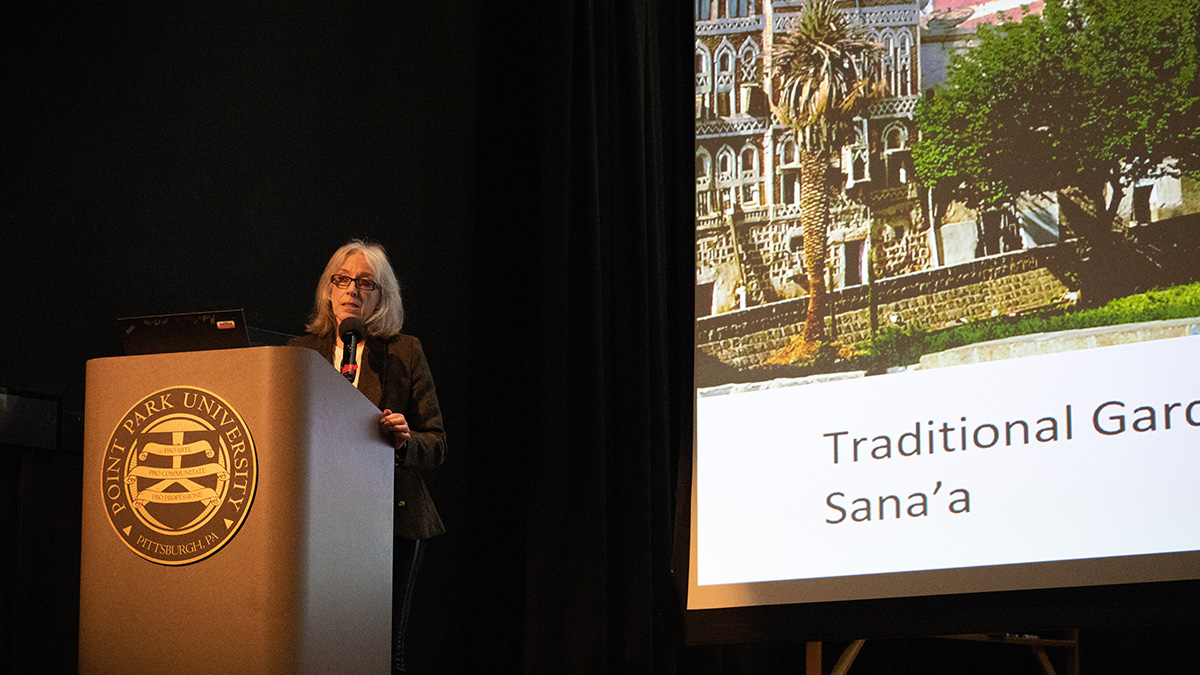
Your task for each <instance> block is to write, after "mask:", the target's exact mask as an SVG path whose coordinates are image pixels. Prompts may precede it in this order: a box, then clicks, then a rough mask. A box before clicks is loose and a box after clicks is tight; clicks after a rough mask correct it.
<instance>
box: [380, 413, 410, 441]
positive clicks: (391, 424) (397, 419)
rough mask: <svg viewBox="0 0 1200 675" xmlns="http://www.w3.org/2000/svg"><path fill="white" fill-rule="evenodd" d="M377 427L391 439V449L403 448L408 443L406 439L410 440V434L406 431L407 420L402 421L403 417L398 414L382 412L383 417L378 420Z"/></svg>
mask: <svg viewBox="0 0 1200 675" xmlns="http://www.w3.org/2000/svg"><path fill="white" fill-rule="evenodd" d="M379 426H380V427H381V428H382V429H383V433H384V434H386V435H387V436H388V437H390V438H391V439H392V447H393V448H395V449H397V450H399V449H400V448H403V447H404V445H405V444H406V443H408V439H410V438H412V434H411V433H410V432H409V430H408V420H406V419H404V415H401V414H400V413H394V412H392V411H391V410H384V411H383V416H381V417H380V418H379Z"/></svg>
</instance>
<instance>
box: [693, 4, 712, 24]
mask: <svg viewBox="0 0 1200 675" xmlns="http://www.w3.org/2000/svg"><path fill="white" fill-rule="evenodd" d="M693 2H694V7H695V9H696V20H697V21H708V20H710V19H712V18H713V16H712V0H693Z"/></svg>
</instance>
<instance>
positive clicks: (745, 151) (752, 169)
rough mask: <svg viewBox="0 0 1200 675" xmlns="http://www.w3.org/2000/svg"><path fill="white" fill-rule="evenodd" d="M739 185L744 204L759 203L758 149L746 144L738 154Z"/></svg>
mask: <svg viewBox="0 0 1200 675" xmlns="http://www.w3.org/2000/svg"><path fill="white" fill-rule="evenodd" d="M738 183H739V187H740V191H741V195H740V198H741V202H742V203H743V204H757V203H758V148H756V147H754V146H753V145H750V144H746V145H745V146H744V147H743V148H742V151H741V152H740V153H739V154H738Z"/></svg>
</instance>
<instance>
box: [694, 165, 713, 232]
mask: <svg viewBox="0 0 1200 675" xmlns="http://www.w3.org/2000/svg"><path fill="white" fill-rule="evenodd" d="M712 171H713V162H712V155H710V154H709V152H708V150H707V149H705V148H700V149H699V150H697V151H696V215H697V216H707V215H709V214H710V213H712V212H713V208H714V205H713V192H712V188H713V181H712Z"/></svg>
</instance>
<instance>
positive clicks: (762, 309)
mask: <svg viewBox="0 0 1200 675" xmlns="http://www.w3.org/2000/svg"><path fill="white" fill-rule="evenodd" d="M694 4H695V19H696V20H695V96H696V100H695V115H696V119H695V148H696V154H695V163H696V207H695V215H696V257H695V260H696V267H695V274H696V277H695V283H696V304H695V309H696V323H695V327H696V338H695V350H696V351H695V383H696V411H697V412H696V415H697V416H696V437H695V446H696V450H695V460H694V480H693V501H692V507H693V524H692V565H691V573H692V582H693V583H692V587H691V593H690V594H689V606H690V607H708V606H713V607H716V606H737V605H747V604H769V603H782V602H807V601H817V600H838V599H847V598H870V597H892V596H897V595H913V594H942V593H958V592H970V591H979V590H1009V589H1021V588H1043V587H1057V586H1074V585H1086V584H1108V583H1125V582H1127V581H1128V576H1127V575H1125V576H1122V575H1124V574H1125V573H1121V574H1117V573H1116V572H1114V571H1113V568H1114V567H1115V566H1117V564H1118V563H1119V565H1120V566H1124V567H1125V568H1126V569H1128V566H1129V565H1135V566H1138V565H1142V564H1143V563H1144V565H1142V566H1141V567H1137V569H1139V570H1140V571H1139V572H1137V574H1136V575H1135V576H1136V579H1137V580H1141V581H1156V580H1165V579H1177V578H1189V579H1191V578H1200V564H1198V563H1197V561H1196V560H1197V558H1196V553H1195V552H1196V551H1197V550H1200V516H1197V515H1195V514H1200V497H1198V496H1197V495H1196V494H1194V493H1195V492H1196V491H1195V490H1192V489H1190V488H1188V487H1187V486H1188V485H1190V484H1194V482H1195V480H1196V479H1197V478H1200V461H1198V460H1197V459H1196V458H1194V457H1193V456H1192V455H1193V454H1194V452H1190V451H1189V449H1190V448H1195V447H1196V446H1197V443H1200V388H1197V386H1196V378H1195V377H1194V373H1196V372H1200V318H1198V317H1200V57H1198V55H1197V52H1198V47H1197V45H1198V44H1200V40H1198V31H1200V28H1198V24H1200V19H1197V17H1196V12H1195V8H1196V3H1195V2H1194V1H1193V0H1168V1H1165V2H1155V1H1150V0H1125V1H1123V2H1117V1H1115V0H1072V1H1070V2H1067V1H1064V0H1047V1H1045V2H1042V1H1038V2H1032V3H1025V4H1022V3H1019V2H1013V1H1006V0H993V1H992V2H979V1H971V0H913V1H912V2H899V1H896V0H842V1H835V0H775V1H773V2H772V1H771V0H711V1H710V0H694ZM949 542H953V543H952V544H951V543H949ZM1109 563H1112V564H1109ZM969 570H974V571H973V572H971V571H969ZM951 573H952V574H951ZM795 581H801V582H805V583H801V584H799V585H797V584H794V583H791V582H795ZM693 600H695V602H693Z"/></svg>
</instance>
